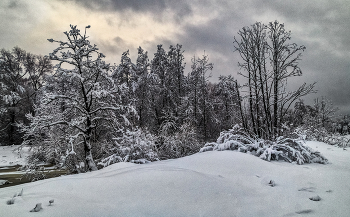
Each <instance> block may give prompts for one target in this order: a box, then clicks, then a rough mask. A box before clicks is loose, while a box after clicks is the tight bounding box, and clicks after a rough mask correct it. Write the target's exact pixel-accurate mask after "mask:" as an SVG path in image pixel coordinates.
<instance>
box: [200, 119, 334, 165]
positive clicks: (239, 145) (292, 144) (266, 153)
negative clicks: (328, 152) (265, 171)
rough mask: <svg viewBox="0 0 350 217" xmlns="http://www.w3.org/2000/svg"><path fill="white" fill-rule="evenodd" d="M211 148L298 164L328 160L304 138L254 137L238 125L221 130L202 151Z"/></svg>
mask: <svg viewBox="0 0 350 217" xmlns="http://www.w3.org/2000/svg"><path fill="white" fill-rule="evenodd" d="M211 150H217V151H223V150H238V151H240V152H244V153H249V154H252V155H255V156H258V157H260V158H261V159H263V160H267V161H271V160H279V159H283V160H285V161H287V162H290V163H292V162H296V163H297V164H304V163H327V162H328V160H327V159H326V158H325V157H323V156H322V155H321V154H320V153H319V152H317V151H313V150H312V149H311V148H309V147H307V146H305V145H304V144H303V140H300V139H290V138H284V137H279V138H277V139H276V141H269V140H263V139H258V138H252V137H251V136H249V135H248V134H247V133H246V132H245V131H244V130H243V129H242V128H241V127H240V126H238V125H236V126H234V127H233V128H232V129H230V130H228V131H224V132H221V133H220V136H219V138H218V139H217V141H216V142H212V143H207V144H205V146H204V147H203V148H201V149H200V152H205V151H211Z"/></svg>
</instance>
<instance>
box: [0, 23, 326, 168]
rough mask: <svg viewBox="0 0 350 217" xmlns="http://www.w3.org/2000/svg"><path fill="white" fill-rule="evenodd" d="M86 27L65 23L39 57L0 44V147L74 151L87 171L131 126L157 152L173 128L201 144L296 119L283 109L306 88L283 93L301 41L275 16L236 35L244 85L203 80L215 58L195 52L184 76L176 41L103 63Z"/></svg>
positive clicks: (273, 132)
mask: <svg viewBox="0 0 350 217" xmlns="http://www.w3.org/2000/svg"><path fill="white" fill-rule="evenodd" d="M89 28H90V26H87V27H85V30H84V33H82V32H81V31H80V30H79V29H78V28H77V27H76V26H71V29H70V30H69V31H68V32H64V34H65V37H66V39H65V40H62V41H61V40H59V41H57V40H53V39H48V41H49V42H51V43H56V44H57V45H58V47H57V49H55V50H54V51H53V52H52V53H50V54H49V55H48V56H45V57H42V56H37V55H33V54H30V53H27V52H25V51H24V50H22V49H20V48H17V47H15V48H14V49H13V50H12V51H6V50H1V56H0V79H1V80H0V85H1V86H0V91H1V96H2V98H1V99H0V101H1V105H0V117H1V119H0V127H1V129H0V138H1V144H2V145H11V144H21V143H22V144H23V145H31V146H36V147H39V148H38V150H41V152H42V153H46V157H47V155H50V156H51V157H52V158H55V159H58V158H59V156H60V155H64V153H63V152H64V151H67V150H70V151H71V152H79V153H81V158H84V159H85V162H86V170H95V169H97V168H96V164H95V162H94V158H96V156H98V153H99V154H101V153H103V151H101V150H102V149H103V148H104V147H110V146H109V145H108V144H111V143H116V142H115V141H116V138H120V137H122V136H123V135H125V132H126V131H127V130H133V129H134V130H135V129H136V128H138V129H142V130H143V131H145V132H149V133H151V134H153V135H156V136H157V138H158V141H157V146H158V148H160V147H161V146H162V145H164V142H165V140H166V139H169V138H170V137H172V136H174V135H175V134H178V133H179V132H181V133H186V132H191V133H193V134H194V137H195V138H196V140H198V141H208V140H212V139H215V138H216V137H217V136H218V135H219V133H220V132H221V131H223V130H227V129H229V128H231V127H233V126H234V125H235V124H241V125H242V126H243V127H244V128H245V129H246V130H247V131H248V132H250V133H251V134H254V135H257V136H258V137H260V138H264V139H274V138H276V137H277V136H279V135H281V134H282V130H281V129H282V125H283V124H284V123H285V122H286V121H290V120H292V119H293V118H291V116H293V115H294V116H298V115H300V112H294V113H293V112H291V109H292V107H293V106H292V104H293V102H295V101H296V100H298V99H299V98H300V97H302V96H304V95H306V94H308V93H310V92H312V90H313V87H314V84H310V85H306V84H305V83H304V84H303V85H301V86H300V87H299V88H297V89H296V90H294V91H287V90H288V89H287V86H286V85H287V80H288V78H290V77H293V76H301V75H302V73H301V69H300V68H299V66H298V62H299V61H300V58H301V53H302V51H304V50H305V47H304V46H297V45H296V44H294V43H290V42H289V41H290V40H291V33H290V32H287V31H286V30H285V29H284V25H283V24H280V23H278V22H277V21H275V22H271V23H269V24H268V25H264V24H262V23H259V22H257V23H255V24H253V25H252V26H250V27H244V28H242V29H241V30H239V32H238V37H237V38H234V47H235V49H236V50H237V51H238V53H239V54H240V56H241V58H242V61H241V62H239V66H240V68H241V70H240V72H239V74H240V75H242V76H244V77H245V78H246V83H245V84H244V85H242V86H240V85H239V84H238V83H237V80H235V79H234V78H233V77H232V76H220V77H219V81H218V82H217V83H211V82H209V78H210V76H211V71H212V69H213V64H212V63H210V61H209V58H208V56H207V55H203V56H201V57H199V58H198V57H195V56H194V57H193V58H192V59H191V69H190V71H189V73H188V74H187V75H185V58H184V55H183V54H184V50H183V49H182V46H181V45H179V44H177V45H175V46H170V47H169V49H168V50H166V49H164V48H163V46H162V45H158V46H157V51H156V53H155V54H154V55H153V58H152V59H151V60H150V59H149V56H148V52H146V51H144V50H143V49H142V48H141V47H139V48H138V49H137V52H138V55H137V59H136V61H132V60H131V58H130V56H129V51H127V52H124V53H123V54H122V56H121V60H120V63H119V64H118V65H110V64H107V63H106V62H105V61H104V60H103V59H104V57H105V56H104V54H103V53H101V52H100V51H99V50H98V48H97V46H96V45H93V44H91V43H90V41H89V40H88V36H87V35H86V31H87V29H89ZM52 64H56V65H55V66H53V65H52ZM296 105H300V104H296ZM295 111H301V110H300V109H299V110H298V109H295ZM325 115H326V116H327V114H325ZM326 116H325V119H324V122H325V121H326V119H327V118H328V116H327V117H326ZM294 124H296V123H295V122H294ZM298 124H302V121H300V123H298ZM130 135H131V134H130ZM173 138H174V139H176V138H182V137H173ZM183 138H188V137H183ZM184 144H186V142H185V141H184ZM68 147H69V148H68ZM38 153H40V151H39V152H38Z"/></svg>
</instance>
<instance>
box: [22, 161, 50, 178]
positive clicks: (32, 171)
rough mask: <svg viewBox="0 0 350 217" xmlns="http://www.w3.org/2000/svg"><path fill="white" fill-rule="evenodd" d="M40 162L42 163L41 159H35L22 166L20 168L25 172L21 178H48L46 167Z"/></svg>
mask: <svg viewBox="0 0 350 217" xmlns="http://www.w3.org/2000/svg"><path fill="white" fill-rule="evenodd" d="M39 163H41V162H40V161H39V160H33V161H31V162H30V163H28V164H26V165H24V166H22V167H21V168H20V169H21V170H22V171H25V173H24V174H23V175H22V177H21V179H23V178H25V179H27V180H30V181H31V182H35V181H38V180H42V179H46V175H45V172H44V167H43V166H40V164H39Z"/></svg>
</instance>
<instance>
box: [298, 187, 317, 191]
mask: <svg viewBox="0 0 350 217" xmlns="http://www.w3.org/2000/svg"><path fill="white" fill-rule="evenodd" d="M315 190H316V188H314V187H304V188H300V189H299V190H298V191H308V192H314V191H315Z"/></svg>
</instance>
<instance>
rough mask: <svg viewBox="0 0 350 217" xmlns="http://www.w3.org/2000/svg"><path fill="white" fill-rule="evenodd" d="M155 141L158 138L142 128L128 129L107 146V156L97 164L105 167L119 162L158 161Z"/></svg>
mask: <svg viewBox="0 0 350 217" xmlns="http://www.w3.org/2000/svg"><path fill="white" fill-rule="evenodd" d="M155 141H156V138H155V137H154V136H153V135H152V134H150V133H145V132H144V131H142V130H141V129H138V130H135V131H129V130H127V131H126V132H125V133H124V134H123V136H122V137H120V138H116V139H115V141H114V144H113V145H111V147H105V154H104V156H107V157H103V158H102V159H101V160H100V161H99V162H98V164H97V165H98V167H99V168H103V167H107V166H109V165H111V164H114V163H118V162H132V163H140V164H142V163H147V162H151V161H157V160H158V155H157V152H156V151H155V149H156V145H155Z"/></svg>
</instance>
